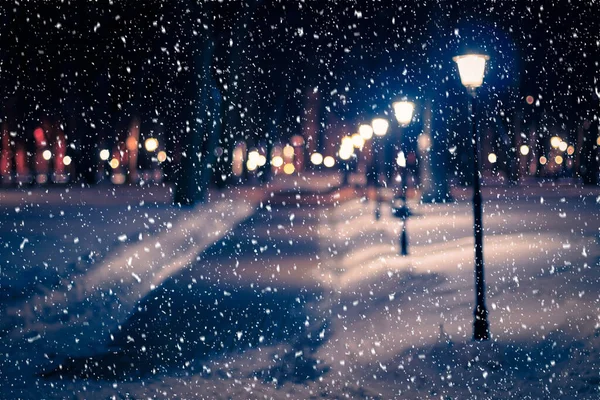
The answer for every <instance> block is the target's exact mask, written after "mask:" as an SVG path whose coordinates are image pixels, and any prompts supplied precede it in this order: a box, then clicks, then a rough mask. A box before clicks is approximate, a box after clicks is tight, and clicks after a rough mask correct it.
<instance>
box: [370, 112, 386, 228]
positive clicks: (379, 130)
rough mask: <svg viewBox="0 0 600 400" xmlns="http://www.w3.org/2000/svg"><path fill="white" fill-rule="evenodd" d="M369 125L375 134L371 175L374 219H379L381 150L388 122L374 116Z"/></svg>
mask: <svg viewBox="0 0 600 400" xmlns="http://www.w3.org/2000/svg"><path fill="white" fill-rule="evenodd" d="M371 126H372V127H373V133H374V134H375V140H374V141H373V155H372V157H371V160H372V163H373V175H375V176H374V179H375V197H376V206H375V219H376V220H379V218H381V199H380V198H379V186H380V183H379V174H380V173H381V170H380V166H381V162H382V157H383V162H385V151H383V150H384V149H383V145H382V143H381V142H383V137H384V136H385V134H386V133H387V131H388V128H389V126H390V123H389V122H388V120H387V119H385V118H375V119H373V121H371ZM380 151H381V152H382V153H384V154H383V155H379V154H377V153H379V152H380Z"/></svg>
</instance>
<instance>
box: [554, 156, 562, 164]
mask: <svg viewBox="0 0 600 400" xmlns="http://www.w3.org/2000/svg"><path fill="white" fill-rule="evenodd" d="M554 162H555V163H557V164H559V165H560V164H562V162H563V158H562V157H561V156H556V157H554Z"/></svg>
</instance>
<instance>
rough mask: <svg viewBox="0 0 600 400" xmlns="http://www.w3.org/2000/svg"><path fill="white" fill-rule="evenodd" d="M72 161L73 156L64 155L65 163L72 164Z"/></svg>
mask: <svg viewBox="0 0 600 400" xmlns="http://www.w3.org/2000/svg"><path fill="white" fill-rule="evenodd" d="M71 161H73V160H71V157H69V156H64V157H63V164H64V165H71Z"/></svg>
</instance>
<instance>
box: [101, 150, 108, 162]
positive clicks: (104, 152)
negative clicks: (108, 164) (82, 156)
mask: <svg viewBox="0 0 600 400" xmlns="http://www.w3.org/2000/svg"><path fill="white" fill-rule="evenodd" d="M109 157H110V151H108V150H107V149H102V150H100V159H101V160H102V161H106V160H108V158H109Z"/></svg>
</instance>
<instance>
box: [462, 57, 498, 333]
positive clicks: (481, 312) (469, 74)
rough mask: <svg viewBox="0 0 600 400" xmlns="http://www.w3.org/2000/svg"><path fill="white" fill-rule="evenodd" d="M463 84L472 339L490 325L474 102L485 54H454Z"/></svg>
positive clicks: (479, 83)
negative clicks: (469, 144)
mask: <svg viewBox="0 0 600 400" xmlns="http://www.w3.org/2000/svg"><path fill="white" fill-rule="evenodd" d="M453 60H454V61H455V62H456V64H457V65H458V72H459V74H460V80H461V82H462V84H463V85H464V86H465V87H466V88H467V91H468V92H469V94H470V97H471V106H470V114H471V115H470V119H471V128H472V139H473V219H474V224H473V232H474V235H475V310H474V311H473V314H474V317H475V319H474V321H473V339H474V340H489V338H490V326H489V323H488V310H487V307H486V305H485V276H484V268H483V215H482V212H483V205H482V200H481V183H480V177H479V136H478V135H477V119H476V111H477V109H476V102H477V92H476V90H477V88H478V87H479V86H481V84H482V83H483V75H484V72H485V62H486V60H488V57H487V56H484V55H480V54H467V55H463V56H457V57H454V58H453Z"/></svg>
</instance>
